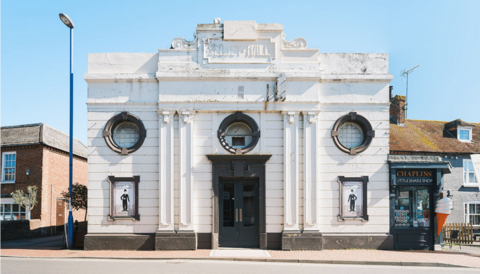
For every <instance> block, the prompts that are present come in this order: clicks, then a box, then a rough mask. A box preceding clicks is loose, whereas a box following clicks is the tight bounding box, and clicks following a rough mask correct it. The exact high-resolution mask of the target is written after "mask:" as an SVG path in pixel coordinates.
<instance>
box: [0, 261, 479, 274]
mask: <svg viewBox="0 0 480 274" xmlns="http://www.w3.org/2000/svg"><path fill="white" fill-rule="evenodd" d="M1 273H5V274H7V273H8V274H17V273H35V274H38V273H53V274H56V273H58V274H65V273H68V274H76V273H79V274H80V273H81V274H85V273H115V274H122V273H128V274H132V273H141V274H148V273H175V274H180V273H222V274H225V273H228V274H236V273H248V274H254V273H262V274H267V273H275V274H281V273H301V274H309V273H322V274H329V273H334V274H342V273H345V274H352V273H355V274H385V273H388V274H405V273H409V274H416V273H418V274H434V273H435V274H451V273H455V274H467V273H468V274H470V273H479V270H478V269H471V268H451V267H445V268H440V267H408V266H375V265H373V266H366V265H328V264H299V263H270V262H235V261H200V260H168V261H166V260H106V259H31V258H8V257H2V258H1Z"/></svg>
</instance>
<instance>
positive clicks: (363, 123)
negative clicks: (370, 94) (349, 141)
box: [331, 112, 375, 155]
mask: <svg viewBox="0 0 480 274" xmlns="http://www.w3.org/2000/svg"><path fill="white" fill-rule="evenodd" d="M347 122H349V123H354V124H356V125H358V126H360V127H361V128H362V130H363V142H362V143H361V144H360V145H359V146H358V147H353V148H349V147H346V146H344V145H343V144H342V143H341V142H340V139H339V138H338V135H339V129H340V127H341V126H342V125H343V124H345V123H347ZM331 135H332V139H333V143H335V146H337V148H338V149H340V151H342V152H345V153H348V154H350V155H356V154H357V153H361V152H363V151H365V150H366V149H367V148H368V147H369V146H370V145H371V143H372V139H373V138H374V137H375V131H374V130H373V128H372V125H371V124H370V122H369V121H368V120H367V118H365V117H363V116H362V115H358V114H357V113H356V112H350V113H348V114H345V115H343V116H341V117H340V118H338V120H337V121H335V124H334V125H333V129H332V132H331Z"/></svg>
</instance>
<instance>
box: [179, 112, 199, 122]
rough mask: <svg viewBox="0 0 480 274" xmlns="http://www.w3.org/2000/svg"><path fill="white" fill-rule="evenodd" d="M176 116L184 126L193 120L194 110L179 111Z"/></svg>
mask: <svg viewBox="0 0 480 274" xmlns="http://www.w3.org/2000/svg"><path fill="white" fill-rule="evenodd" d="M178 115H179V116H180V119H182V122H183V123H184V124H190V122H192V120H193V116H194V115H195V111H194V110H180V111H179V112H178Z"/></svg>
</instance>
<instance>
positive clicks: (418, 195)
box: [395, 186, 432, 228]
mask: <svg viewBox="0 0 480 274" xmlns="http://www.w3.org/2000/svg"><path fill="white" fill-rule="evenodd" d="M395 191H396V193H395V194H396V198H395V228H412V227H430V226H431V225H432V223H431V212H430V193H429V187H428V186H397V187H396V190H395Z"/></svg>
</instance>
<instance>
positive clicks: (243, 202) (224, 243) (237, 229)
mask: <svg viewBox="0 0 480 274" xmlns="http://www.w3.org/2000/svg"><path fill="white" fill-rule="evenodd" d="M258 197H259V193H258V181H257V180H241V179H238V180H222V181H221V182H220V197H219V198H220V199H219V202H220V206H219V209H220V215H219V217H220V218H219V246H220V247H259V246H260V241H259V238H258V236H259V213H258V209H259V208H258V204H259V199H258Z"/></svg>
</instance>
